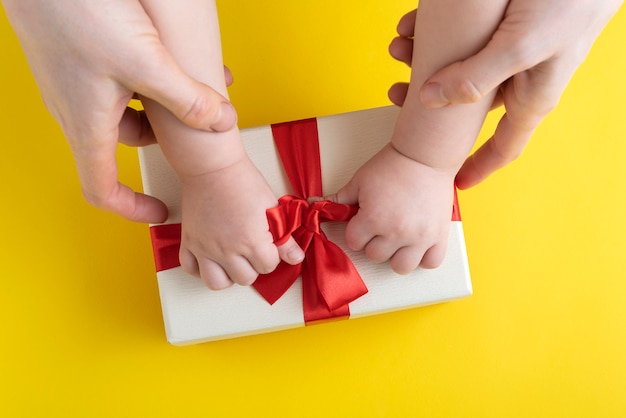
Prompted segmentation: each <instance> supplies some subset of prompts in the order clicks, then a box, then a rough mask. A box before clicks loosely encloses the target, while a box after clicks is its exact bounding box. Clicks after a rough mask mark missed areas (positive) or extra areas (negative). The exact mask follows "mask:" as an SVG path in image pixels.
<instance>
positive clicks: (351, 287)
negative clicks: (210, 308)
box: [150, 119, 461, 324]
mask: <svg viewBox="0 0 626 418" xmlns="http://www.w3.org/2000/svg"><path fill="white" fill-rule="evenodd" d="M272 134H273V136H274V143H275V145H276V148H277V151H278V153H279V155H280V157H281V160H282V163H283V166H284V168H285V172H286V174H287V177H288V178H289V181H290V183H291V186H292V188H293V192H294V195H286V196H283V197H281V198H280V199H279V201H278V202H279V205H278V206H277V207H275V208H272V209H269V210H267V218H268V223H269V227H270V231H271V232H272V235H273V236H274V241H275V243H276V244H277V245H281V244H283V243H285V242H286V241H287V239H288V238H289V237H290V236H292V237H294V239H295V240H296V242H297V243H298V245H300V247H301V248H302V249H303V250H304V251H305V253H306V257H305V259H304V261H303V262H302V263H300V264H298V265H295V266H293V265H289V264H287V263H284V262H281V263H280V264H279V265H278V267H277V268H276V270H274V272H272V273H270V274H265V275H260V276H259V278H258V279H257V280H256V281H255V282H254V284H253V286H254V287H255V289H256V290H257V291H258V292H259V293H260V294H261V295H262V296H263V297H264V298H265V299H266V300H267V301H268V302H269V303H270V304H273V303H274V302H276V301H277V300H278V299H280V297H281V296H282V295H283V294H284V293H285V292H286V291H287V289H289V287H291V285H292V284H293V283H294V282H295V281H296V279H297V278H298V277H299V276H302V302H303V310H304V319H305V322H306V323H307V324H310V323H312V322H315V321H320V320H327V319H329V318H342V317H348V316H349V315H350V309H349V306H348V304H349V303H350V302H352V301H354V300H355V299H357V298H359V297H361V296H362V295H364V294H365V293H367V287H366V286H365V283H363V280H362V279H361V277H360V275H359V273H358V271H357V270H356V268H355V267H354V265H353V264H352V261H351V260H350V258H349V257H348V256H347V255H346V254H345V253H344V252H343V251H342V250H341V249H340V248H339V247H338V246H337V245H336V244H334V243H333V242H331V241H330V240H329V239H328V238H327V237H326V235H325V234H324V232H323V231H322V229H321V224H322V223H323V222H326V221H340V222H345V221H348V220H350V218H352V216H354V215H355V214H356V212H357V210H358V208H357V207H356V206H353V205H344V204H339V203H334V202H330V201H322V202H314V203H308V201H307V200H306V199H307V198H308V197H310V196H322V195H323V193H322V178H321V164H320V154H319V140H318V132H317V120H316V119H306V120H300V121H295V122H287V123H281V124H276V125H272ZM452 220H453V221H460V220H461V216H460V212H459V209H458V203H457V197H456V190H455V196H454V207H453V211H452ZM150 234H151V238H152V246H153V250H154V257H155V264H156V270H157V271H163V270H168V269H171V268H174V267H178V266H180V261H179V256H178V252H179V249H180V237H181V226H180V224H165V225H155V226H152V227H151V228H150Z"/></svg>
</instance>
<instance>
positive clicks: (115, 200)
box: [72, 141, 167, 223]
mask: <svg viewBox="0 0 626 418" xmlns="http://www.w3.org/2000/svg"><path fill="white" fill-rule="evenodd" d="M116 143H117V141H114V142H113V143H112V145H111V144H103V145H101V146H97V145H96V146H93V145H89V146H85V147H74V148H73V150H72V151H73V152H74V158H75V160H76V168H77V169H78V175H79V177H80V182H81V187H82V192H83V195H84V197H85V199H86V200H87V202H89V203H90V204H92V205H93V206H95V207H97V208H100V209H103V210H106V211H108V212H112V213H115V214H117V215H120V216H122V217H124V218H126V219H129V220H131V221H136V222H147V223H160V222H163V221H165V219H167V207H166V206H165V204H164V203H163V202H161V201H160V200H158V199H156V198H154V197H152V196H147V195H144V194H142V193H137V192H134V191H133V190H132V189H131V188H129V187H128V186H125V185H123V184H121V183H120V182H119V181H118V178H117V174H118V171H117V163H116V160H115V146H116Z"/></svg>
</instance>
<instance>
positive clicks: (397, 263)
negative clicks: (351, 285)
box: [327, 144, 456, 274]
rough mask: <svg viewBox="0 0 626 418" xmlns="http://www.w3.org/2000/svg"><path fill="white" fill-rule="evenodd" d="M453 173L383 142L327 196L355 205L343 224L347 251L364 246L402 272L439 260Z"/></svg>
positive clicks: (374, 258) (435, 264) (449, 209)
mask: <svg viewBox="0 0 626 418" xmlns="http://www.w3.org/2000/svg"><path fill="white" fill-rule="evenodd" d="M455 174H456V173H454V172H447V171H439V170H437V169H434V168H432V167H429V166H427V165H424V164H421V163H419V162H416V161H414V160H412V159H410V158H408V157H406V156H405V155H403V154H401V153H399V152H398V151H397V150H395V149H394V148H393V147H392V146H391V145H390V144H389V145H387V146H385V148H383V149H382V150H380V151H379V152H378V153H377V154H376V155H375V156H374V157H372V158H371V159H370V160H369V161H368V162H366V163H365V164H364V165H363V166H362V167H361V168H360V169H359V170H358V171H357V172H356V173H355V175H354V177H353V178H352V179H351V180H350V182H349V183H348V184H347V185H345V186H344V187H343V188H342V189H341V190H339V191H338V192H337V193H336V194H335V195H333V196H328V197H327V198H328V199H330V200H333V201H335V202H338V203H346V204H358V206H359V211H358V213H357V214H356V215H355V216H354V217H353V218H352V219H351V220H350V222H349V223H348V226H347V228H346V243H347V245H348V246H349V247H350V248H351V249H353V250H357V251H358V250H365V254H366V255H367V257H368V258H369V259H370V260H372V261H373V262H376V263H381V262H385V261H388V260H389V261H390V264H391V267H392V268H393V270H394V271H396V272H397V273H400V274H407V273H409V272H411V271H412V270H414V269H416V268H417V267H418V266H421V267H424V268H435V267H438V266H439V265H440V264H441V262H442V261H443V259H444V256H445V254H446V248H447V243H448V231H449V228H450V220H451V215H452V205H453V199H454V176H455Z"/></svg>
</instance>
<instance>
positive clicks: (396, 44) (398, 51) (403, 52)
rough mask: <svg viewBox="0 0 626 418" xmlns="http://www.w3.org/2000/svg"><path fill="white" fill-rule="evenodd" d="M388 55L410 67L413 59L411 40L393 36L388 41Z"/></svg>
mask: <svg viewBox="0 0 626 418" xmlns="http://www.w3.org/2000/svg"><path fill="white" fill-rule="evenodd" d="M389 55H391V56H392V57H393V58H395V59H396V60H398V61H401V62H403V63H405V64H406V65H408V66H409V67H410V66H411V62H412V59H413V40H412V39H410V38H403V37H400V36H399V37H396V38H393V39H392V40H391V43H389Z"/></svg>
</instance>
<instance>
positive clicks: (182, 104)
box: [135, 52, 237, 132]
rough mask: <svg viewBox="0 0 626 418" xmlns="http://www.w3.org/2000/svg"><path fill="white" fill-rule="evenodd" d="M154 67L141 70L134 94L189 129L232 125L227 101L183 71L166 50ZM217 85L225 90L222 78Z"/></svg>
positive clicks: (218, 129) (234, 120) (219, 129)
mask: <svg viewBox="0 0 626 418" xmlns="http://www.w3.org/2000/svg"><path fill="white" fill-rule="evenodd" d="M156 67H158V68H157V69H156V71H148V72H146V73H144V77H143V79H142V80H141V83H138V86H137V87H136V88H135V91H136V92H137V93H139V94H140V95H142V96H145V97H148V98H150V99H152V100H154V101H156V102H158V103H159V104H161V105H162V106H163V107H165V108H166V109H168V110H169V111H170V112H172V113H173V114H174V115H175V116H176V117H177V118H178V119H180V120H181V121H182V122H183V123H185V124H186V125H188V126H191V127H192V128H196V129H202V130H206V131H215V132H224V131H228V130H230V129H232V128H233V127H234V126H235V124H236V123H237V112H236V111H235V108H234V107H233V106H232V104H231V103H230V101H229V100H228V99H227V98H226V97H224V96H223V95H222V94H220V93H219V92H218V91H216V90H215V89H214V88H212V87H211V86H208V85H206V84H204V83H201V82H199V81H197V80H195V79H194V78H192V77H191V76H189V75H188V74H187V73H185V72H184V71H183V70H182V69H181V68H180V67H179V66H178V64H177V63H176V62H175V61H174V59H173V57H171V56H170V55H169V53H167V52H164V53H163V54H161V60H160V62H159V65H158V66H156ZM147 74H151V76H148V75H147ZM221 84H222V86H214V87H215V88H220V87H222V88H223V89H225V86H226V83H225V81H223V80H222V83H221Z"/></svg>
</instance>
